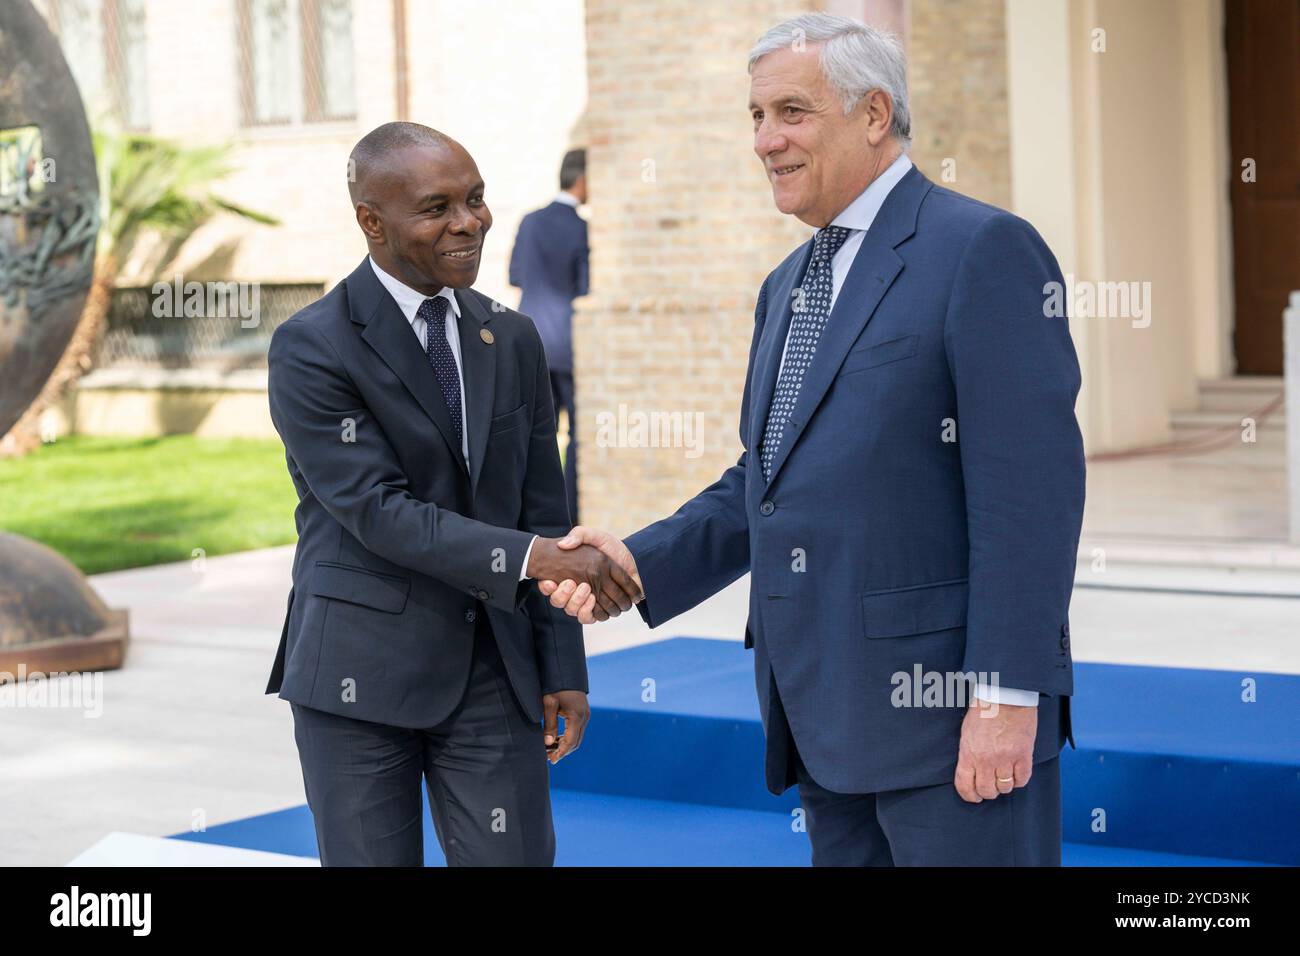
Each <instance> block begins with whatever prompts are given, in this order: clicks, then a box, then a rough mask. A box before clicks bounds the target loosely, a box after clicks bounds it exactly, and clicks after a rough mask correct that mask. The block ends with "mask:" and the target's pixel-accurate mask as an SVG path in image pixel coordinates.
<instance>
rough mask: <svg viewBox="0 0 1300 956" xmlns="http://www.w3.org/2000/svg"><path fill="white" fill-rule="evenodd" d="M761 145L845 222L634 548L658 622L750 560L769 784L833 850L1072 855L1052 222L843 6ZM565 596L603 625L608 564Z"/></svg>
mask: <svg viewBox="0 0 1300 956" xmlns="http://www.w3.org/2000/svg"><path fill="white" fill-rule="evenodd" d="M749 72H750V78H751V79H750V104H749V108H750V112H751V114H752V116H753V120H754V151H755V153H756V154H757V155H758V158H759V160H760V161H761V162H762V164H763V169H764V171H765V173H766V174H767V177H768V179H769V181H770V183H771V188H772V195H773V198H774V200H775V202H776V206H777V208H778V209H780V210H781V211H782V212H784V213H787V214H789V215H793V216H795V217H797V218H798V219H800V220H801V221H802V222H804V223H807V224H808V225H809V226H812V227H814V228H815V229H816V230H817V231H816V234H815V235H814V236H813V238H812V239H810V240H809V241H808V242H806V243H804V244H803V245H802V246H800V247H799V248H798V249H796V250H795V251H794V252H793V253H791V254H790V256H789V257H788V258H786V260H785V261H784V262H782V263H781V264H780V265H779V266H777V267H776V269H774V270H773V271H772V272H771V273H770V274H769V275H768V277H767V279H766V280H765V281H764V282H763V284H762V286H761V287H760V289H759V292H758V305H757V308H756V310H755V314H754V323H755V325H754V336H753V342H752V344H751V346H750V353H749V370H748V374H747V377H746V380H745V391H744V397H743V399H742V403H741V412H740V439H741V442H742V444H743V445H744V448H745V452H744V454H742V455H741V457H740V460H739V461H738V462H737V463H736V464H735V465H734V466H732V467H731V468H728V469H727V470H726V472H724V473H723V475H722V477H721V478H720V479H719V480H718V481H717V482H715V483H714V484H713V485H712V486H710V487H709V488H707V489H705V490H704V491H703V492H701V493H700V494H699V495H697V496H696V497H695V498H692V499H691V500H690V501H688V502H686V504H684V505H683V506H682V507H681V508H680V509H679V510H678V511H677V512H676V513H675V514H674V515H672V516H671V517H669V518H667V519H665V520H663V521H659V522H657V523H655V524H653V525H651V526H649V527H647V528H645V529H643V530H642V531H639V532H637V533H636V534H634V535H632V536H631V537H629V538H628V539H627V541H626V542H625V543H624V542H620V541H618V539H617V538H614V537H613V536H612V535H609V534H607V533H604V532H600V531H596V530H594V529H587V528H575V529H574V530H573V531H572V532H571V533H570V534H569V536H568V538H567V539H566V540H565V541H562V542H561V543H560V545H561V547H566V546H573V547H576V546H577V545H578V543H580V542H581V543H590V544H595V545H597V546H599V547H600V548H601V549H602V550H604V551H605V552H606V553H607V554H608V555H610V556H611V557H613V558H614V559H615V560H617V561H619V562H620V563H621V564H623V566H624V567H625V568H626V569H627V570H628V571H629V572H632V573H633V574H634V575H637V576H639V579H640V584H641V585H642V587H643V589H644V593H645V599H644V600H643V601H642V602H641V603H640V604H639V605H638V608H639V610H640V612H641V615H642V617H643V618H644V619H645V620H646V622H647V623H648V624H650V625H651V626H652V627H655V626H658V625H659V624H662V623H663V622H665V621H668V620H670V619H672V618H673V617H674V616H676V615H678V614H680V613H682V612H683V611H686V610H688V609H690V608H691V607H694V606H695V605H696V604H698V603H700V602H701V601H703V600H704V599H706V598H707V597H709V596H710V595H712V594H715V593H717V592H718V591H719V590H721V589H722V588H724V587H726V586H727V585H728V584H730V583H731V582H733V581H735V580H736V579H737V578H739V577H740V576H741V575H742V574H744V573H745V572H747V571H748V572H749V573H750V575H751V580H750V598H749V605H750V606H749V622H748V626H747V627H746V645H747V646H752V647H753V649H754V652H755V653H754V663H755V675H756V683H757V690H758V697H759V704H760V709H761V713H762V716H763V721H764V727H765V730H766V733H767V758H766V762H767V783H768V787H769V788H770V789H771V790H772V791H773V792H774V793H780V792H782V791H784V790H785V789H786V788H787V787H789V786H791V785H792V784H797V785H798V787H799V796H800V801H801V803H802V805H803V807H804V810H805V811H806V821H807V826H808V834H809V837H810V839H811V842H812V851H813V862H814V864H823V865H1059V863H1060V855H1061V805H1060V770H1059V763H1060V761H1059V757H1060V751H1061V748H1062V746H1064V742H1065V740H1066V739H1067V738H1069V739H1071V742H1073V740H1072V737H1070V716H1069V700H1070V698H1069V695H1070V694H1071V693H1072V690H1073V680H1072V662H1071V656H1070V640H1069V634H1070V629H1069V624H1068V611H1069V603H1070V592H1071V589H1072V586H1073V580H1074V566H1075V554H1076V549H1077V547H1078V539H1079V529H1080V524H1081V521H1082V514H1083V492H1084V460H1083V446H1082V440H1081V438H1080V434H1079V428H1078V425H1077V423H1076V421H1075V416H1074V402H1075V397H1076V396H1077V394H1078V389H1079V367H1078V362H1077V359H1076V357H1075V352H1074V347H1073V345H1072V343H1071V341H1070V336H1069V331H1068V329H1067V326H1066V322H1065V320H1064V319H1062V318H1055V317H1049V316H1048V315H1047V314H1046V310H1045V308H1044V286H1045V285H1046V284H1047V283H1051V282H1057V283H1060V282H1063V279H1062V276H1061V272H1060V269H1059V268H1058V266H1057V263H1056V260H1055V259H1054V258H1053V256H1052V253H1051V251H1050V250H1049V249H1048V248H1047V246H1046V245H1045V244H1044V242H1043V240H1042V239H1041V238H1040V237H1039V236H1038V234H1037V233H1036V232H1035V231H1034V229H1033V227H1032V226H1030V225H1029V224H1028V223H1026V222H1025V221H1024V220H1022V219H1019V218H1017V217H1015V216H1013V215H1011V214H1010V213H1007V212H1004V211H1003V210H1000V209H997V208H994V207H992V206H988V205H985V204H984V203H980V202H976V201H974V200H972V199H968V198H966V197H964V196H961V195H958V194H957V193H954V192H951V191H949V190H947V189H943V188H941V187H939V186H936V185H934V184H933V183H931V182H930V181H929V180H928V179H926V177H925V176H923V175H922V174H921V172H920V170H918V169H917V168H916V167H914V166H913V165H912V163H911V162H910V161H909V159H908V157H907V152H906V150H907V146H908V143H909V137H910V126H911V122H910V117H909V114H908V108H907V87H906V65H905V62H904V58H903V53H902V50H901V48H900V47H899V45H898V44H897V42H896V41H894V40H893V38H891V37H888V36H886V35H883V34H881V33H878V32H877V31H875V30H873V29H871V28H870V27H867V26H865V25H863V24H861V23H859V22H857V21H854V20H850V19H846V18H843V17H836V16H830V15H827V14H810V15H806V16H801V17H797V18H795V19H793V20H790V21H787V22H785V23H782V24H780V25H779V26H777V27H774V28H773V29H772V30H770V31H768V33H766V34H765V35H764V36H763V37H762V38H761V39H760V40H759V41H758V44H757V45H756V46H755V47H754V49H753V51H752V52H751V54H750V59H749ZM542 589H543V591H544V592H546V593H549V594H550V595H551V601H552V603H553V604H555V605H556V606H561V605H563V606H565V607H566V609H567V610H568V611H569V613H570V614H573V615H576V616H578V617H580V618H581V619H582V620H584V621H589V620H592V619H593V617H601V618H603V616H604V613H603V612H602V611H600V610H599V609H598V608H595V607H593V605H592V602H591V599H590V592H589V590H588V589H587V587H586V586H585V585H576V586H575V585H574V584H573V583H572V582H558V583H546V584H543V585H542Z"/></svg>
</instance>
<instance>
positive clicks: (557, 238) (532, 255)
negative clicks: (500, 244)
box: [510, 201, 588, 372]
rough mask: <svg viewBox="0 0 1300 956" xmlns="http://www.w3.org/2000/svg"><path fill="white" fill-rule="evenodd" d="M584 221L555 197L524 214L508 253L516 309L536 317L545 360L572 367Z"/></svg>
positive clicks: (583, 275) (582, 287) (582, 285)
mask: <svg viewBox="0 0 1300 956" xmlns="http://www.w3.org/2000/svg"><path fill="white" fill-rule="evenodd" d="M587 268H588V266H587V221H586V220H585V219H583V218H582V217H581V216H579V215H578V210H576V209H574V208H573V207H572V206H569V205H567V204H565V203H562V202H558V201H557V202H553V203H551V204H550V205H549V206H545V207H543V208H541V209H538V210H536V211H534V212H530V213H529V214H528V215H526V216H524V218H523V220H522V221H521V222H520V223H519V234H518V235H517V236H516V237H515V246H514V249H513V250H512V251H511V253H510V284H511V285H513V286H516V287H518V288H520V289H522V290H523V295H522V296H521V297H520V299H519V311H520V312H522V313H524V315H527V316H531V317H532V320H533V321H534V322H536V323H537V330H538V331H539V332H540V333H541V336H542V345H543V346H545V348H546V363H547V365H548V366H549V367H550V368H552V369H554V370H556V371H561V372H567V371H571V370H572V369H573V333H572V323H573V300H574V299H575V298H577V297H578V296H580V295H586V294H587Z"/></svg>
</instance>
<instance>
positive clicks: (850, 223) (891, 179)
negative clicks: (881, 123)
mask: <svg viewBox="0 0 1300 956" xmlns="http://www.w3.org/2000/svg"><path fill="white" fill-rule="evenodd" d="M911 168H912V161H911V160H910V159H908V158H907V153H900V154H899V156H898V158H897V159H896V160H894V161H893V162H892V163H890V164H889V166H888V167H886V169H885V171H884V172H883V173H881V174H880V175H879V176H877V177H876V178H875V179H873V180H872V181H871V185H869V186H867V188H866V189H864V190H862V192H861V193H860V194H859V195H858V198H857V199H855V200H853V202H851V203H849V204H848V205H847V206H845V207H844V211H843V212H841V213H840V214H839V215H838V216H836V217H835V218H834V219H833V220H831V225H832V226H843V227H844V228H845V229H863V230H866V229H870V228H871V224H872V223H873V222H875V221H876V214H877V213H878V212H880V207H881V206H883V205H884V204H885V197H886V196H888V195H889V193H890V191H891V190H892V189H893V188H894V187H895V186H897V185H898V181H899V180H900V179H902V178H903V177H904V176H906V175H907V171H908V170H909V169H911Z"/></svg>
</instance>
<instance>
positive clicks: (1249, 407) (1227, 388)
mask: <svg viewBox="0 0 1300 956" xmlns="http://www.w3.org/2000/svg"><path fill="white" fill-rule="evenodd" d="M1282 389H1283V383H1282V376H1280V375H1242V376H1236V377H1233V378H1211V379H1201V381H1200V384H1199V391H1200V411H1203V412H1240V413H1242V414H1243V415H1244V414H1246V413H1248V412H1254V411H1258V410H1259V409H1260V408H1263V407H1264V406H1265V405H1267V404H1268V403H1269V401H1270V400H1272V399H1273V398H1275V397H1277V396H1278V395H1281V394H1282ZM1281 411H1282V410H1281V409H1279V410H1278V414H1281Z"/></svg>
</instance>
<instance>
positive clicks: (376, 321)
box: [347, 260, 468, 475]
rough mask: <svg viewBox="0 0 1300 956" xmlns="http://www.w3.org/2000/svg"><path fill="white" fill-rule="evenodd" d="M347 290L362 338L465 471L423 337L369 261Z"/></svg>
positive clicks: (357, 271)
mask: <svg viewBox="0 0 1300 956" xmlns="http://www.w3.org/2000/svg"><path fill="white" fill-rule="evenodd" d="M347 286H348V307H349V309H350V310H351V314H352V321H353V322H356V323H358V324H360V325H362V326H364V328H363V329H362V332H361V338H362V339H363V340H364V341H365V342H366V344H368V345H369V346H370V347H371V348H372V349H374V350H375V352H377V353H378V355H379V357H380V358H381V359H383V360H384V362H385V363H386V364H387V365H388V367H389V368H391V369H392V370H393V374H394V375H396V376H397V377H398V379H400V380H401V382H402V384H403V385H404V386H406V390H407V391H408V392H410V393H411V397H412V398H414V399H415V400H416V402H418V403H419V405H420V407H421V408H422V409H424V413H425V414H426V415H428V416H429V418H430V420H431V421H432V422H433V423H434V425H436V426H437V428H438V431H439V433H441V435H442V437H443V440H444V441H445V442H446V444H447V448H448V450H449V451H451V452H452V458H454V459H455V460H456V462H457V464H459V465H460V467H461V468H462V469H464V468H465V459H464V457H463V456H462V455H461V452H460V441H459V440H458V439H457V438H456V430H455V428H454V427H453V426H452V424H451V413H450V412H448V410H447V402H446V400H445V399H444V398H443V397H442V391H441V390H440V389H439V388H438V378H437V376H436V375H435V374H434V372H433V369H432V368H431V367H430V366H429V359H428V357H427V356H426V355H425V353H424V352H423V351H422V350H421V349H420V337H419V336H418V335H416V334H415V330H414V329H413V328H411V324H410V323H409V322H407V321H406V316H404V315H403V314H402V310H401V309H399V308H398V307H397V303H396V302H395V301H393V297H392V296H391V295H389V294H388V291H387V290H386V289H385V288H384V287H383V286H382V285H380V283H379V278H378V277H377V276H376V275H375V272H374V269H372V268H371V267H370V262H369V261H368V260H362V262H361V265H360V266H359V267H358V268H357V269H355V270H354V271H353V273H352V275H350V276H348V279H347ZM466 474H467V475H468V472H466Z"/></svg>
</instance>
